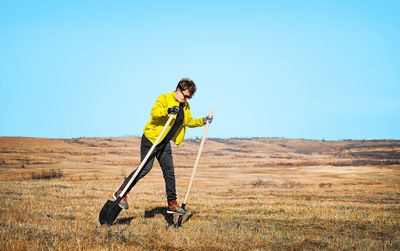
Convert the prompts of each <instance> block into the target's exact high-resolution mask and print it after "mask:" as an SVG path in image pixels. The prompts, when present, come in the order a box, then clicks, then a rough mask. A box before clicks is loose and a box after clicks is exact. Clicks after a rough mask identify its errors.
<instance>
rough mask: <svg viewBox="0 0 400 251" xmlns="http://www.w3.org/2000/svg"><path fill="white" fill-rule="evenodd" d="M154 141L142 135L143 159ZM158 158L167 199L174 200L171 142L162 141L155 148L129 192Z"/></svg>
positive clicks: (141, 151)
mask: <svg viewBox="0 0 400 251" xmlns="http://www.w3.org/2000/svg"><path fill="white" fill-rule="evenodd" d="M152 145H153V144H152V143H151V141H150V140H149V139H147V138H146V136H144V135H143V136H142V141H141V144H140V156H141V160H142V161H143V159H144V158H145V157H146V155H147V153H148V152H149V150H150V148H151V147H152ZM155 158H157V160H158V162H159V163H160V166H161V170H162V172H163V176H164V181H165V191H166V193H167V200H168V201H173V200H176V187H175V170H174V163H173V160H172V150H171V143H169V142H167V143H163V142H162V143H161V144H159V145H157V146H156V147H155V148H154V151H153V153H152V154H151V155H150V157H149V159H148V160H147V161H146V164H145V165H144V166H143V168H142V170H140V172H139V174H138V176H136V178H135V180H134V181H133V182H132V184H131V185H130V186H129V188H128V190H127V192H129V191H130V190H131V189H132V188H133V187H134V186H135V185H136V183H137V182H138V181H139V180H140V179H141V178H143V177H144V176H146V174H148V173H149V172H150V170H151V168H152V167H153V163H154V159H155ZM135 171H136V170H135ZM135 171H133V172H132V173H131V174H130V175H129V176H128V177H127V178H126V179H125V181H124V183H123V184H122V186H121V188H120V189H121V190H122V189H124V187H125V185H126V184H128V182H129V180H130V179H131V177H132V176H133V174H134V173H135Z"/></svg>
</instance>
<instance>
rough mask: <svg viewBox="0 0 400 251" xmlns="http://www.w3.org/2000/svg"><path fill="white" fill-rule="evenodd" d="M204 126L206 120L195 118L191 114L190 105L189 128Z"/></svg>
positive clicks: (188, 114)
mask: <svg viewBox="0 0 400 251" xmlns="http://www.w3.org/2000/svg"><path fill="white" fill-rule="evenodd" d="M203 125H204V120H203V118H197V119H195V118H193V117H192V113H191V112H190V106H189V104H188V113H187V118H186V126H188V127H199V126H203Z"/></svg>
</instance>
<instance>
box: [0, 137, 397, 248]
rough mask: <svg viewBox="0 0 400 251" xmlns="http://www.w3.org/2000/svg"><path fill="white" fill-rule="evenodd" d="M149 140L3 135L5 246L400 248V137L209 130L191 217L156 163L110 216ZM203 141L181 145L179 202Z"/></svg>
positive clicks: (0, 185)
mask: <svg viewBox="0 0 400 251" xmlns="http://www.w3.org/2000/svg"><path fill="white" fill-rule="evenodd" d="M139 142H140V139H139V138H136V137H127V138H79V139H41V138H19V137H0V196H1V197H0V249H1V250H54V249H56V250H320V249H322V250H349V249H355V250H400V237H399V236H400V141H395V140H375V141H354V140H347V141H316V140H300V139H280V138H251V139H208V140H207V141H206V143H205V146H204V151H203V154H202V158H201V161H200V164H199V168H198V172H197V175H196V178H195V181H194V184H193V187H192V190H191V194H190V197H189V201H188V206H189V210H188V214H187V216H186V218H185V222H184V224H183V227H181V228H178V229H177V228H174V227H171V226H169V225H170V224H171V223H172V220H173V219H171V218H169V217H168V216H167V215H166V213H165V211H166V209H165V192H164V183H163V182H164V181H163V178H162V173H161V170H160V168H159V166H158V164H156V165H155V166H154V168H153V170H152V171H151V172H150V173H149V174H148V175H147V176H146V177H145V178H144V179H143V180H141V181H140V182H139V183H138V185H137V186H136V187H135V188H134V189H133V190H132V193H131V194H130V209H129V210H125V211H123V212H121V214H120V216H119V218H118V219H117V222H116V224H115V225H112V226H101V225H100V224H99V223H98V213H99V210H100V209H101V207H102V206H103V204H104V203H105V201H106V200H107V199H110V198H111V194H112V192H113V191H114V190H115V189H116V188H117V187H118V186H119V185H120V184H121V182H122V181H123V178H124V177H125V176H126V175H128V174H129V173H130V172H131V171H132V169H133V168H134V167H136V166H138V164H139ZM199 144H200V141H199V140H187V141H185V143H183V144H182V145H181V146H179V147H175V146H174V147H173V148H174V149H173V151H174V160H175V165H176V169H175V172H176V176H177V192H178V196H179V198H180V201H181V200H182V199H183V197H184V195H185V192H186V188H187V185H188V183H189V178H190V175H191V171H192V167H193V164H194V161H195V157H196V154H197V150H198V147H199Z"/></svg>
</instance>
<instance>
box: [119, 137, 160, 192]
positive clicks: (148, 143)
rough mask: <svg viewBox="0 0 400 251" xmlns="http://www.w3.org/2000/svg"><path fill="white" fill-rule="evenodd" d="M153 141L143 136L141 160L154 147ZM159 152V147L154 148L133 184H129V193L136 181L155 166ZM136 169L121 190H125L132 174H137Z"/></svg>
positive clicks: (130, 175) (130, 176)
mask: <svg viewBox="0 0 400 251" xmlns="http://www.w3.org/2000/svg"><path fill="white" fill-rule="evenodd" d="M152 145H153V144H152V143H151V141H150V140H148V139H147V138H146V137H145V136H144V135H143V136H142V141H141V144H140V160H141V161H143V159H144V158H145V157H146V155H147V153H148V152H149V150H150V148H151V147H152ZM156 153H157V148H155V149H154V151H153V153H152V154H151V155H150V158H149V159H148V160H147V162H146V164H145V165H144V166H143V168H142V170H140V172H139V174H138V176H136V178H135V180H134V181H133V182H132V184H131V185H130V186H129V188H128V190H127V193H129V192H130V191H131V189H132V188H133V187H134V186H135V185H136V183H137V182H138V181H139V180H140V179H141V178H143V177H144V176H146V174H148V173H149V172H150V170H151V169H152V167H153V163H154V158H155V156H156ZM135 172H136V170H135V171H133V172H132V173H131V174H129V176H128V177H127V178H126V179H125V180H124V183H123V184H122V185H121V187H120V188H119V189H120V190H123V189H124V188H125V186H126V185H127V184H128V182H129V180H130V179H131V178H132V176H133V175H134V174H135Z"/></svg>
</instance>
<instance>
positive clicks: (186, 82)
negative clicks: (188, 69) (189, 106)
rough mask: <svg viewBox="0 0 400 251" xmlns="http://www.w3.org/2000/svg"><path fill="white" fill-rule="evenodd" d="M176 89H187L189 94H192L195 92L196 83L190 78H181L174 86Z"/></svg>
mask: <svg viewBox="0 0 400 251" xmlns="http://www.w3.org/2000/svg"><path fill="white" fill-rule="evenodd" d="M178 89H179V90H181V91H185V90H189V92H190V96H193V95H194V93H195V92H196V84H195V83H194V82H193V80H191V79H190V78H182V79H181V80H179V83H178V85H177V86H176V90H178Z"/></svg>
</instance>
